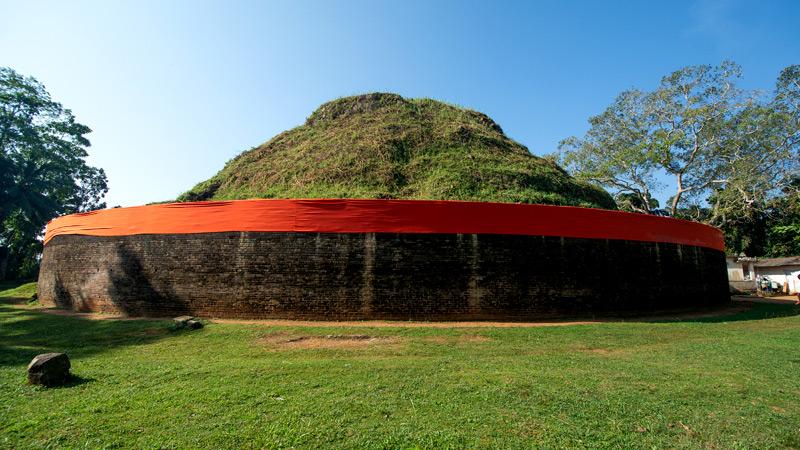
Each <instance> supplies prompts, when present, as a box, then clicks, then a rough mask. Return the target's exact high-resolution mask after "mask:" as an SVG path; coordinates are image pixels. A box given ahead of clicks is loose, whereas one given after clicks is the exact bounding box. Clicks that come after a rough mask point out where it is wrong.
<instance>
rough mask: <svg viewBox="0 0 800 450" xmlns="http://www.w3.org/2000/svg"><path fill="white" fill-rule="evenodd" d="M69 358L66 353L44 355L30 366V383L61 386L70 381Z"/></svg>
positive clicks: (39, 356) (38, 357)
mask: <svg viewBox="0 0 800 450" xmlns="http://www.w3.org/2000/svg"><path fill="white" fill-rule="evenodd" d="M69 368H70V363H69V357H68V356H67V355H66V354H64V353H43V354H41V355H37V356H36V357H35V358H33V360H31V363H30V364H28V383H30V384H41V385H42V386H59V385H62V384H64V383H65V382H66V381H67V380H68V379H69Z"/></svg>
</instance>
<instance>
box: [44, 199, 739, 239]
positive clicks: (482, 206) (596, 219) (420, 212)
mask: <svg viewBox="0 0 800 450" xmlns="http://www.w3.org/2000/svg"><path fill="white" fill-rule="evenodd" d="M223 231H266V232H270V231H271V232H279V231H283V232H287V231H295V232H309V233H447V234H454V233H461V234H473V233H475V234H516V235H534V236H564V237H571V238H589V239H619V240H630V241H650V242H668V243H673V244H685V245H693V246H699V247H708V248H713V249H716V250H720V251H723V250H724V249H725V245H724V241H723V237H722V232H721V231H720V230H719V229H717V228H714V227H711V226H708V225H703V224H700V223H696V222H690V221H686V220H679V219H671V218H665V217H658V216H651V215H646V214H634V213H627V212H620V211H608V210H603V209H589V208H576V207H569V206H548V205H527V204H511V203H477V202H461V201H429V200H364V199H321V200H235V201H220V202H194V203H168V204H161V205H149V206H134V207H129V208H114V209H105V210H100V211H92V212H88V213H80V214H70V215H67V216H62V217H58V218H56V219H53V220H52V221H50V223H48V224H47V231H46V233H45V238H44V241H45V243H47V242H48V241H50V239H53V238H54V237H55V236H59V235H62V234H82V235H90V236H126V235H133V234H182V233H213V232H223Z"/></svg>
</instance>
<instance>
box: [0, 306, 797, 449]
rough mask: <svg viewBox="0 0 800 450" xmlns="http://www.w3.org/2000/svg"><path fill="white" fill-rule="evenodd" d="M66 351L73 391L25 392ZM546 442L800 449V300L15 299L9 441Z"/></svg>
mask: <svg viewBox="0 0 800 450" xmlns="http://www.w3.org/2000/svg"><path fill="white" fill-rule="evenodd" d="M6 293H7V291H6ZM8 296H10V295H7V294H5V293H0V297H8ZM331 334H335V335H346V334H358V335H369V336H373V337H379V338H375V339H357V340H344V339H325V338H323V336H325V335H331ZM314 336H317V338H313V337H314ZM303 337H305V338H303ZM48 351H64V352H67V353H68V354H69V356H70V357H71V359H72V366H73V373H74V374H75V375H76V378H75V379H74V380H73V381H72V382H71V384H70V385H69V386H68V387H64V388H55V389H44V388H40V387H34V386H28V385H26V384H25V366H26V364H27V363H28V362H29V361H30V359H31V358H32V357H33V356H34V355H36V354H38V353H42V352H48ZM532 446H536V447H595V448H596V447H710V448H735V447H742V448H744V447H746V448H767V447H779V448H786V447H789V448H791V447H793V448H800V308H796V307H794V306H788V305H787V306H783V305H769V304H761V305H756V306H754V308H753V309H751V310H749V311H746V312H742V313H738V314H736V315H732V316H728V317H720V318H711V319H708V318H706V319H693V320H687V321H682V322H659V323H647V322H627V323H602V324H593V325H575V326H562V327H541V328H472V329H469V328H459V329H433V328H401V327H397V328H323V327H296V326H295V327H275V326H267V325H263V324H261V325H251V324H229V323H225V324H223V323H211V324H208V325H207V326H206V328H204V329H202V330H198V331H173V330H172V329H171V324H170V323H169V322H168V321H157V320H131V321H112V320H88V319H85V318H79V317H64V316H56V315H52V314H46V313H42V312H40V311H38V310H36V309H35V308H33V307H31V306H28V305H25V304H16V305H12V304H11V303H10V302H8V300H7V299H3V298H0V448H15V447H59V448H60V447H72V448H75V447H90V448H97V447H137V448H142V447H167V448H170V447H174V448H197V447H215V448H222V447H225V448H228V447H304V448H317V447H376V448H377V447H391V448H397V447H428V448H433V447H436V448H442V447H532Z"/></svg>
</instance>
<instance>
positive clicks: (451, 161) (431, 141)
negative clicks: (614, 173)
mask: <svg viewBox="0 0 800 450" xmlns="http://www.w3.org/2000/svg"><path fill="white" fill-rule="evenodd" d="M248 198H400V199H427V200H473V201H492V202H512V203H545V204H554V205H576V206H588V207H600V208H614V201H613V199H612V198H611V196H609V195H608V193H606V192H605V191H604V190H602V189H600V188H598V187H595V186H591V185H588V184H585V183H582V182H579V181H577V180H575V179H573V178H572V177H570V176H569V175H568V174H567V173H566V172H565V171H564V170H563V169H561V168H560V167H558V165H556V164H555V163H553V162H551V161H549V160H546V159H543V158H539V157H536V156H533V155H532V154H531V153H530V152H529V151H528V149H527V148H525V146H523V145H521V144H519V143H517V142H515V141H513V140H511V139H509V138H508V137H507V136H506V135H505V134H504V133H503V130H502V129H501V128H500V126H498V125H497V124H496V123H495V122H494V121H493V120H492V119H490V118H489V117H488V116H486V115H485V114H482V113H479V112H476V111H471V110H468V109H463V108H459V107H456V106H452V105H448V104H445V103H442V102H438V101H435V100H430V99H405V98H403V97H401V96H399V95H396V94H383V93H374V94H366V95H359V96H354V97H346V98H341V99H338V100H334V101H331V102H328V103H325V104H324V105H322V106H320V107H319V109H317V110H316V111H314V113H312V114H311V116H310V117H309V118H308V120H306V123H305V124H303V125H301V126H299V127H296V128H293V129H291V130H288V131H285V132H283V133H281V134H279V135H277V136H275V137H274V138H272V139H271V140H269V141H268V142H266V143H264V144H262V145H260V146H258V147H255V148H253V149H251V150H248V151H246V152H244V153H242V154H240V155H239V156H237V157H236V158H234V159H232V160H231V161H229V162H228V163H227V164H226V165H225V167H224V168H223V169H222V170H221V171H220V172H219V173H217V174H216V175H214V176H213V177H212V178H211V179H208V180H206V181H203V182H202V183H199V184H198V185H196V186H195V187H193V188H192V189H191V190H189V191H187V192H185V193H184V194H182V195H181V196H180V197H179V198H178V200H179V201H197V200H233V199H248Z"/></svg>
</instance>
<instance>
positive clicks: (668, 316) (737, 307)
mask: <svg viewBox="0 0 800 450" xmlns="http://www.w3.org/2000/svg"><path fill="white" fill-rule="evenodd" d="M784 303H785V302H784ZM754 304H755V303H754V302H752V301H743V300H741V299H737V298H734V303H733V304H732V305H726V306H723V307H720V308H711V309H708V310H702V311H680V312H661V313H655V314H652V315H647V316H636V317H607V318H596V319H592V320H579V321H574V320H564V321H559V320H552V321H541V322H495V321H485V322H484V321H464V322H424V321H400V320H397V321H392V320H344V321H316V320H294V319H262V320H251V319H215V318H209V319H211V322H212V323H239V324H255V325H267V326H276V327H282V326H285V327H337V328H338V327H353V328H355V327H364V328H534V327H563V326H574V325H591V324H599V323H609V322H651V321H661V320H686V319H699V318H706V317H720V316H726V315H732V314H736V313H740V312H744V311H747V310H749V309H751V308H752V307H753V306H754ZM35 309H36V310H37V311H40V312H43V313H46V314H55V315H60V316H72V317H81V318H84V319H89V320H156V319H171V317H160V318H159V317H127V316H121V315H114V314H109V313H106V314H103V313H82V312H75V311H69V310H64V309H58V308H35Z"/></svg>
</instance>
